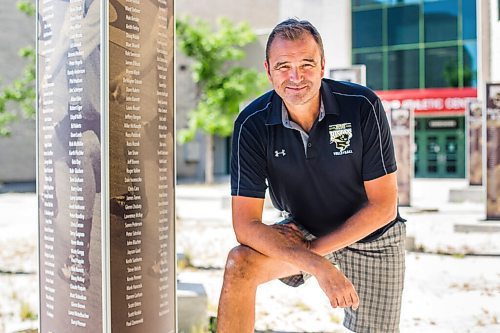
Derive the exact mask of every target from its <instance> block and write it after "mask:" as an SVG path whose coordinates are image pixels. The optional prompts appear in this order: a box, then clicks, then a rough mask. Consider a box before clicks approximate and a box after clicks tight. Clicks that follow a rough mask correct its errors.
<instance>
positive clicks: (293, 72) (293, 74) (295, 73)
mask: <svg viewBox="0 0 500 333" xmlns="http://www.w3.org/2000/svg"><path fill="white" fill-rule="evenodd" d="M290 81H292V82H300V81H302V71H301V70H300V69H299V68H298V67H292V68H291V69H290Z"/></svg>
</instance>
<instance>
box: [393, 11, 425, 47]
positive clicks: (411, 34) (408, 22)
mask: <svg viewBox="0 0 500 333" xmlns="http://www.w3.org/2000/svg"><path fill="white" fill-rule="evenodd" d="M419 15H420V13H419V6H418V5H411V6H402V7H392V8H389V9H388V10H387V16H388V27H390V29H388V42H389V45H397V44H411V43H418V41H419V37H418V36H419V29H418V19H419Z"/></svg>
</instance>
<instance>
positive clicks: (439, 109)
mask: <svg viewBox="0 0 500 333" xmlns="http://www.w3.org/2000/svg"><path fill="white" fill-rule="evenodd" d="M377 95H378V96H379V97H380V99H381V100H382V104H383V105H384V108H385V109H386V110H390V109H411V110H414V111H415V113H416V115H423V114H426V115H428V114H434V115H464V114H465V109H466V107H467V103H468V102H469V101H470V100H471V99H475V98H477V89H476V88H434V89H408V90H381V91H377Z"/></svg>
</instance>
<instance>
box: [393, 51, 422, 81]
mask: <svg viewBox="0 0 500 333" xmlns="http://www.w3.org/2000/svg"><path fill="white" fill-rule="evenodd" d="M418 52H419V51H418V50H404V51H392V52H389V68H388V70H389V82H388V85H389V89H413V88H418V87H419V82H420V81H419V68H420V67H419V61H418Z"/></svg>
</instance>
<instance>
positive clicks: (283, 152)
mask: <svg viewBox="0 0 500 333" xmlns="http://www.w3.org/2000/svg"><path fill="white" fill-rule="evenodd" d="M285 155H286V152H285V149H281V151H277V150H275V151H274V157H280V156H285Z"/></svg>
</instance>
